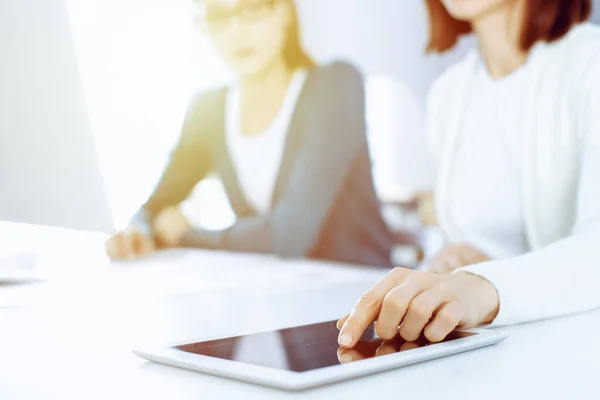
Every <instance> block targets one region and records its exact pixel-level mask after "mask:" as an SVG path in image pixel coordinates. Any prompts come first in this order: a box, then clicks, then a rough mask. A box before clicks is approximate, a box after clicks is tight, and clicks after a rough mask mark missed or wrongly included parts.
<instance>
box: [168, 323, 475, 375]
mask: <svg viewBox="0 0 600 400" xmlns="http://www.w3.org/2000/svg"><path fill="white" fill-rule="evenodd" d="M335 324H336V323H335V321H331V322H324V323H320V324H314V325H306V326H301V327H296V328H289V329H282V330H279V331H273V332H265V333H257V334H252V335H247V336H238V337H233V338H227V339H219V340H212V341H207V342H199V343H192V344H186V345H182V346H176V347H175V348H176V349H179V350H181V351H185V352H187V353H194V354H200V355H204V356H209V357H217V358H222V359H226V360H234V361H238V362H242V363H246V364H252V365H259V366H263V367H270V368H277V369H285V370H289V371H295V372H305V371H310V370H314V369H319V368H324V367H330V366H333V365H338V364H340V363H341V361H340V359H342V360H343V361H344V363H346V362H351V361H358V360H362V359H366V358H372V357H377V356H384V355H387V354H392V353H397V352H399V351H408V350H411V349H415V348H418V347H423V346H428V345H430V343H429V342H427V340H425V339H424V338H420V339H419V340H417V341H416V342H410V343H409V342H406V341H404V340H403V339H402V338H400V336H397V337H396V338H395V339H393V340H390V341H383V340H382V339H379V338H378V337H377V335H376V333H375V328H374V325H373V324H371V326H369V328H368V329H367V330H366V331H365V333H364V334H363V336H362V338H361V341H360V342H359V343H358V344H357V345H356V346H355V347H354V349H351V350H344V351H342V352H339V353H338V350H340V349H339V346H338V344H337V336H338V330H337V328H336V326H335ZM471 335H474V334H473V333H465V332H454V333H452V334H450V335H449V336H448V337H447V338H446V339H445V340H444V341H446V342H447V341H451V340H456V339H460V338H463V337H467V336H471Z"/></svg>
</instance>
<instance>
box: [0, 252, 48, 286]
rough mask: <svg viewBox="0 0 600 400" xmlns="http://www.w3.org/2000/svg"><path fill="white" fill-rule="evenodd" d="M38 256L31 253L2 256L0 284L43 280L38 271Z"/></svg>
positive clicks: (0, 256)
mask: <svg viewBox="0 0 600 400" xmlns="http://www.w3.org/2000/svg"><path fill="white" fill-rule="evenodd" d="M36 265H37V255H36V254H35V253H30V252H20V253H7V254H0V283H4V284H6V283H27V282H38V281H41V280H43V279H42V278H41V276H40V275H39V274H38V271H37V270H36V268H35V267H36Z"/></svg>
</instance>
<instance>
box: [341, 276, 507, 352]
mask: <svg viewBox="0 0 600 400" xmlns="http://www.w3.org/2000/svg"><path fill="white" fill-rule="evenodd" d="M499 302H500V301H499V298H498V292H497V290H496V288H495V286H494V285H492V284H491V283H490V282H489V281H487V280H486V279H484V278H482V277H480V276H478V275H474V274H470V273H467V272H456V273H453V274H449V275H436V274H433V273H430V272H423V271H413V270H409V269H404V268H396V269H394V270H393V271H391V272H390V273H388V274H387V275H386V276H385V277H383V278H382V279H381V280H380V281H379V282H378V283H377V284H376V285H375V286H373V287H372V288H371V289H370V290H369V291H368V292H367V293H365V294H364V295H363V296H362V297H361V298H360V300H359V301H358V302H357V303H356V305H355V306H354V308H353V309H352V312H351V313H350V314H349V315H347V316H346V317H344V318H342V319H341V320H339V321H338V328H339V329H340V335H339V338H338V341H339V344H340V346H341V347H343V348H352V347H354V345H356V343H357V342H358V340H359V339H360V337H361V336H362V334H363V332H364V331H365V329H366V328H367V327H368V326H369V325H370V324H371V323H372V322H373V321H377V324H376V327H375V331H376V332H377V335H378V336H379V337H380V338H382V339H384V340H391V339H393V338H394V337H395V336H396V335H397V334H398V333H400V336H401V337H402V338H403V339H404V340H406V341H408V342H414V341H415V340H417V339H418V338H419V336H421V334H424V335H425V338H426V339H427V340H428V341H430V342H432V343H437V342H441V341H442V340H444V338H446V336H448V334H449V333H451V332H452V331H453V330H455V329H457V328H461V329H468V328H472V327H475V326H478V325H480V324H485V323H490V322H492V321H493V320H494V318H495V317H496V315H497V314H498V308H499Z"/></svg>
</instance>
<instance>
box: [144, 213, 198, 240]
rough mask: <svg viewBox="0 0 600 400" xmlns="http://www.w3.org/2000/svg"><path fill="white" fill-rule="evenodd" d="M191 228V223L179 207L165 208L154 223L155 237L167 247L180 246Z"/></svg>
mask: <svg viewBox="0 0 600 400" xmlns="http://www.w3.org/2000/svg"><path fill="white" fill-rule="evenodd" d="M190 227H191V226H190V223H189V222H188V220H187V219H186V218H185V217H184V216H183V214H182V213H181V211H180V210H179V208H178V207H169V208H165V209H164V210H162V211H161V212H160V213H159V214H158V215H157V216H156V218H154V221H153V222H152V228H153V230H154V235H155V236H156V238H157V239H158V241H159V243H160V245H161V246H165V247H176V246H179V245H180V244H181V241H182V240H183V236H184V235H185V234H186V233H187V232H188V231H189V230H190Z"/></svg>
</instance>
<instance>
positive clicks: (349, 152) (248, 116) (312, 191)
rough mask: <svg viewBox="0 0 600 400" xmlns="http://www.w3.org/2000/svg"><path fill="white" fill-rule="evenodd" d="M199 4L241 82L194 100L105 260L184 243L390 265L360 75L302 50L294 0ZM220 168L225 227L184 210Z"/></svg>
mask: <svg viewBox="0 0 600 400" xmlns="http://www.w3.org/2000/svg"><path fill="white" fill-rule="evenodd" d="M197 7H198V11H199V14H200V17H199V19H200V24H201V26H202V30H203V31H205V32H206V34H207V35H208V36H209V37H210V39H211V40H212V42H213V44H214V45H215V47H216V49H217V50H218V52H219V53H220V55H221V56H222V57H223V58H224V60H225V61H226V62H227V63H228V65H229V66H230V67H231V68H232V69H233V71H234V72H235V73H236V76H237V79H236V81H235V82H234V83H233V84H232V85H231V86H230V87H226V88H222V89H219V90H215V91H211V92H207V93H201V94H200V95H198V96H197V97H196V98H195V99H194V100H193V101H192V103H191V105H190V107H189V111H188V114H187V117H186V119H185V123H184V125H183V132H182V135H181V138H180V140H179V143H178V145H177V146H176V148H175V150H174V152H173V153H172V156H171V159H170V162H169V164H168V166H167V168H166V170H165V172H164V174H163V176H162V178H161V179H160V181H159V183H158V186H157V187H156V189H155V191H154V193H153V194H152V195H151V197H150V199H149V200H148V202H147V203H146V204H145V205H144V206H143V207H142V209H141V210H140V211H139V212H138V214H137V215H136V217H134V219H133V221H132V223H131V227H130V228H129V229H127V230H126V231H125V232H120V233H117V234H116V235H114V236H113V237H112V238H111V239H110V240H109V241H108V242H107V253H108V255H109V256H110V257H111V258H113V259H130V258H135V257H139V256H142V255H144V254H147V253H149V252H151V251H153V250H154V249H156V248H157V247H176V246H184V247H198V248H206V249H222V250H234V251H245V252H264V253H275V254H278V255H280V256H284V257H309V258H318V259H325V260H333V261H340V262H348V263H355V264H365V265H375V266H388V265H390V251H391V247H392V237H391V234H390V233H389V231H388V229H387V227H386V225H385V223H384V221H383V219H382V217H381V214H380V209H379V204H378V201H377V198H376V195H375V190H374V187H373V182H372V177H371V165H370V160H369V152H368V149H367V141H366V132H365V131H366V128H365V116H364V114H365V113H364V101H365V94H364V88H363V82H362V78H361V76H360V74H359V73H358V72H357V71H356V69H354V68H353V67H352V66H350V65H348V64H345V63H340V62H337V63H333V64H330V65H326V66H317V65H316V64H315V63H314V61H313V60H312V58H311V57H310V56H308V55H307V54H306V52H305V51H304V50H303V48H302V46H301V43H300V32H299V26H298V18H297V10H296V7H295V3H294V1H293V0H203V1H197ZM212 171H216V172H217V173H218V174H219V175H220V177H221V179H222V181H223V184H224V187H225V190H226V192H227V195H228V198H229V201H230V203H231V206H232V208H233V210H234V211H235V214H236V215H237V222H236V223H235V224H234V225H233V226H231V227H230V228H229V229H225V230H223V231H207V230H202V229H195V228H192V227H191V226H190V224H189V223H188V222H187V220H186V219H185V218H184V217H183V215H182V214H181V212H180V211H179V209H178V205H179V204H180V203H181V202H182V201H183V200H185V199H186V197H187V196H188V195H189V194H190V192H191V191H192V189H193V188H194V187H195V185H196V184H197V183H198V182H199V181H200V180H201V179H203V178H204V177H205V176H206V175H207V174H208V173H209V172H212Z"/></svg>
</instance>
